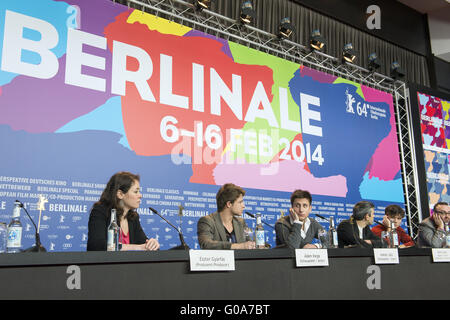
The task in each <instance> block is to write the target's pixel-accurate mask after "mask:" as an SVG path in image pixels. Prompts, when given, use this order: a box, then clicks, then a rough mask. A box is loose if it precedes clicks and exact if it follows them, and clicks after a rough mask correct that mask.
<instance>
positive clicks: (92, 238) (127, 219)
mask: <svg viewBox="0 0 450 320" xmlns="http://www.w3.org/2000/svg"><path fill="white" fill-rule="evenodd" d="M139 180H140V178H139V176H138V175H135V174H132V173H130V172H118V173H116V174H115V175H113V176H112V177H111V178H110V179H109V181H108V183H107V185H106V188H105V190H103V193H102V195H101V196H100V200H99V201H97V202H96V203H95V204H94V205H93V207H92V210H91V213H90V215H89V227H88V228H89V230H88V242H87V250H88V251H106V242H107V232H108V226H109V224H110V220H111V209H116V212H117V224H118V225H119V227H120V232H119V242H120V243H121V244H122V248H121V250H158V249H159V243H158V241H157V240H156V239H148V238H147V236H146V235H145V233H144V231H143V230H142V227H141V224H140V222H139V215H138V213H137V212H136V209H137V208H138V207H139V205H140V203H141V198H142V194H141V192H140V184H139Z"/></svg>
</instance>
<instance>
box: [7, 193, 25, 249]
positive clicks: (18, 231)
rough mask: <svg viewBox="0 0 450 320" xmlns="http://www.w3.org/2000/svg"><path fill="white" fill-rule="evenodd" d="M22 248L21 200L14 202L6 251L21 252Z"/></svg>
mask: <svg viewBox="0 0 450 320" xmlns="http://www.w3.org/2000/svg"><path fill="white" fill-rule="evenodd" d="M21 248H22V223H20V202H19V201H15V202H14V211H13V216H12V220H11V222H10V223H9V225H8V240H7V242H6V251H8V252H9V253H16V252H20V249H21Z"/></svg>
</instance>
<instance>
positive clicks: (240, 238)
mask: <svg viewBox="0 0 450 320" xmlns="http://www.w3.org/2000/svg"><path fill="white" fill-rule="evenodd" d="M244 195H245V190H244V189H242V188H240V187H238V186H236V185H234V184H232V183H227V184H224V185H223V186H222V187H221V188H220V189H219V191H218V192H217V195H216V202H217V211H216V212H214V213H211V214H210V215H207V216H205V217H201V218H200V219H199V220H198V223H197V236H198V242H199V244H200V248H202V249H215V250H217V249H219V250H220V249H255V242H253V241H246V238H245V236H244V228H246V227H247V224H246V223H245V220H244V219H243V218H241V216H242V213H243V211H244V208H245V204H244Z"/></svg>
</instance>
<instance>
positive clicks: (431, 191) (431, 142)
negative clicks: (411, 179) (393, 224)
mask: <svg viewBox="0 0 450 320" xmlns="http://www.w3.org/2000/svg"><path fill="white" fill-rule="evenodd" d="M417 102H418V105H419V112H420V128H421V133H422V144H423V153H424V160H425V171H426V179H427V189H428V203H429V207H430V212H431V211H432V209H433V206H434V205H435V204H436V203H437V202H450V191H449V171H450V170H449V153H450V151H449V145H450V119H449V109H450V101H447V100H445V99H442V98H441V97H438V96H433V95H431V94H429V93H424V92H419V91H417Z"/></svg>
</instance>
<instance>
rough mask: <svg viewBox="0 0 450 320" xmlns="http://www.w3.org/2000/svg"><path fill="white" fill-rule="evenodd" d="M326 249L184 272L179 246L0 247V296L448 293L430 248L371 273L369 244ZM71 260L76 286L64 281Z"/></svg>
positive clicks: (244, 255) (245, 256)
mask: <svg viewBox="0 0 450 320" xmlns="http://www.w3.org/2000/svg"><path fill="white" fill-rule="evenodd" d="M328 257H329V266H328V267H306V268H297V267H296V263H295V251H294V250H290V249H270V250H269V249H268V250H235V267H236V270H235V271H226V272H225V271H224V272H221V271H220V272H217V271H216V272H192V271H190V265H189V252H188V251H183V250H165V251H158V252H49V253H18V254H0V287H1V288H2V289H1V290H0V299H2V300H4V299H158V300H216V299H217V300H222V299H234V300H236V299H237V300H240V299H246V300H249V299H250V300H279V299H283V300H303V299H363V300H366V299H433V300H434V299H449V298H450V297H449V291H448V288H450V277H449V271H450V264H449V263H433V260H432V255H431V249H419V248H407V249H400V250H399V259H400V263H399V264H391V265H377V266H378V267H379V269H378V268H375V269H378V271H379V272H375V273H374V271H373V267H370V266H371V265H374V256H373V250H371V249H356V248H353V249H328ZM74 265H75V266H78V267H79V269H78V270H79V272H78V275H77V276H79V278H78V280H79V282H78V283H79V285H80V287H79V289H78V288H72V289H70V288H69V287H70V285H69V286H68V283H75V282H73V280H74V278H73V277H74V276H76V275H75V273H74V272H73V267H72V268H70V267H69V266H74ZM369 267H370V268H369ZM75 268H77V267H75ZM71 276H72V278H70V277H71ZM375 277H378V278H377V279H376V278H375ZM377 281H378V282H377ZM376 283H378V288H377V287H374V284H376Z"/></svg>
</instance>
